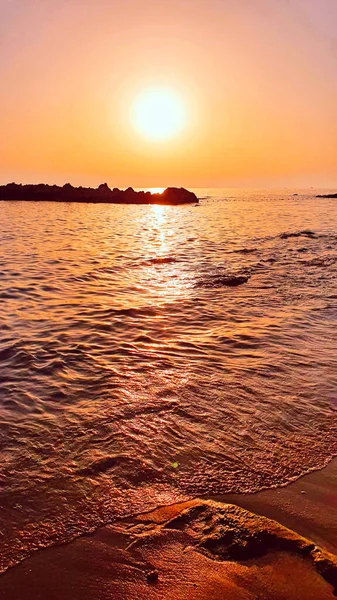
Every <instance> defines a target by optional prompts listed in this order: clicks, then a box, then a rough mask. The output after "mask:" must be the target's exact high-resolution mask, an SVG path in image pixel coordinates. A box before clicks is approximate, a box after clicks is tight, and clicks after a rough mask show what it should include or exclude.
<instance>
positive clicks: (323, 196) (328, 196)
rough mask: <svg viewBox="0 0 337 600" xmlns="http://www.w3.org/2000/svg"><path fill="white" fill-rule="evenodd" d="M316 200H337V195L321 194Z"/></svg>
mask: <svg viewBox="0 0 337 600" xmlns="http://www.w3.org/2000/svg"><path fill="white" fill-rule="evenodd" d="M316 198H337V194H321V195H319V196H316Z"/></svg>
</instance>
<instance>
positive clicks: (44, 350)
mask: <svg viewBox="0 0 337 600" xmlns="http://www.w3.org/2000/svg"><path fill="white" fill-rule="evenodd" d="M295 192H296V193H297V194H298V195H297V196H293V194H294V193H295ZM315 192H316V190H310V195H308V194H309V192H308V191H301V190H297V191H295V190H283V191H278V192H276V191H268V190H262V191H261V190H260V191H249V190H245V191H240V190H197V194H198V195H199V196H200V197H202V198H203V199H202V200H201V201H200V205H199V206H181V207H159V206H114V205H90V204H57V203H44V202H39V203H28V202H27V203H25V202H21V203H20V202H1V203H0V239H1V254H0V302H1V303H0V361H1V371H0V406H1V429H0V444H1V461H0V485H1V487H0V508H1V510H0V519H1V523H0V531H1V535H0V546H1V548H0V554H1V561H2V562H1V568H2V569H5V568H6V567H7V566H9V565H10V564H14V563H15V562H16V561H18V560H20V559H22V558H23V557H24V556H27V555H28V554H29V553H31V552H33V551H34V550H35V549H37V548H39V547H43V546H47V545H50V544H52V543H54V542H56V541H62V540H63V541H64V540H69V539H72V538H73V537H76V536H78V535H79V534H80V533H82V532H88V531H91V530H93V529H95V528H96V527H97V526H99V525H100V524H102V523H107V522H109V521H111V520H113V519H114V518H116V517H121V516H126V515H130V514H134V513H136V512H141V511H146V510H148V509H151V508H152V507H154V506H156V505H158V504H169V503H173V502H174V501H176V500H178V499H184V498H191V497H194V496H197V495H200V494H206V495H207V494H215V493H221V492H234V491H235V492H252V491H256V490H259V489H262V488H266V487H272V486H278V485H282V484H285V483H287V482H289V481H291V480H292V479H294V478H296V477H299V476H300V475H301V474H303V473H305V472H307V471H308V470H311V469H314V468H318V467H322V466H323V465H324V464H325V463H326V462H327V461H328V460H329V459H330V458H331V457H332V456H333V455H336V454H337V437H336V424H337V421H336V409H337V336H336V331H337V328H336V317H337V265H336V255H337V200H333V199H317V198H315V197H314V194H315ZM233 277H234V279H235V278H237V277H243V278H248V280H247V282H246V283H243V284H242V285H237V286H233V285H231V286H230V285H228V283H233V279H231V278H233ZM228 278H229V279H228ZM234 282H235V281H234ZM236 282H237V283H238V281H236Z"/></svg>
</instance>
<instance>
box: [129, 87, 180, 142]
mask: <svg viewBox="0 0 337 600" xmlns="http://www.w3.org/2000/svg"><path fill="white" fill-rule="evenodd" d="M186 120H187V118H186V108H185V105H184V102H183V100H182V98H181V97H180V95H179V94H178V93H177V92H175V91H174V90H172V89H170V88H165V87H156V88H148V89H146V90H143V91H142V92H140V93H139V94H138V96H137V97H136V98H135V100H134V102H133V105H132V123H133V125H134V127H135V128H136V129H137V131H138V132H139V133H140V134H141V135H143V136H144V137H146V138H149V139H152V140H162V139H167V138H170V137H173V136H175V135H177V134H178V133H180V131H181V130H182V129H183V127H184V126H185V125H186Z"/></svg>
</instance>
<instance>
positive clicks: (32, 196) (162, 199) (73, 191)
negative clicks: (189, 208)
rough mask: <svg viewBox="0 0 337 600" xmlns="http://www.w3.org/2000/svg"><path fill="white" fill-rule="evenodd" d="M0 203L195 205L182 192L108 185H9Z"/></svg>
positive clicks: (189, 195)
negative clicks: (147, 190) (155, 192)
mask: <svg viewBox="0 0 337 600" xmlns="http://www.w3.org/2000/svg"><path fill="white" fill-rule="evenodd" d="M0 200H31V201H35V202H36V201H48V202H93V203H109V204H167V205H178V204H195V203H198V202H199V200H198V198H197V196H196V195H195V194H194V193H193V192H190V191H188V190H186V189H185V188H174V187H170V188H167V189H166V190H165V191H164V192H163V193H162V194H151V192H136V191H135V190H134V189H133V188H132V187H129V188H127V189H126V190H124V191H123V190H119V189H118V188H113V189H112V190H111V189H110V188H109V186H108V184H107V183H101V185H100V186H98V188H97V189H95V188H84V187H78V188H76V187H73V186H72V185H71V184H70V183H66V184H65V185H64V186H63V187H61V186H58V185H48V184H42V183H41V184H38V185H22V184H17V183H8V184H7V185H2V186H0Z"/></svg>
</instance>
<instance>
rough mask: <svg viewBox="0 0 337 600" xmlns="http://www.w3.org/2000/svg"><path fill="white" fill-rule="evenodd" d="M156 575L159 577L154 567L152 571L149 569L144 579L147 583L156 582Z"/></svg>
mask: <svg viewBox="0 0 337 600" xmlns="http://www.w3.org/2000/svg"><path fill="white" fill-rule="evenodd" d="M158 577H159V573H158V571H157V570H156V569H154V570H153V571H149V572H148V573H147V575H146V581H147V582H148V583H152V584H153V583H157V581H158Z"/></svg>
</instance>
